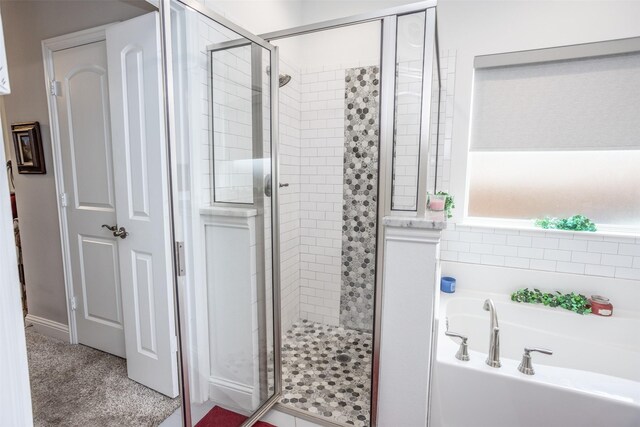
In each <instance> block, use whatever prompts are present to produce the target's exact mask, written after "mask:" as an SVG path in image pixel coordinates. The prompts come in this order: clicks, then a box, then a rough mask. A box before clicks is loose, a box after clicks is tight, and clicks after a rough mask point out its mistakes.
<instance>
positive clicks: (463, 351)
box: [444, 331, 469, 362]
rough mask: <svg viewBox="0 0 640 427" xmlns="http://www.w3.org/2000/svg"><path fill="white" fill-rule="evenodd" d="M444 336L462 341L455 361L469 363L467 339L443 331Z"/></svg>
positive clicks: (457, 334)
mask: <svg viewBox="0 0 640 427" xmlns="http://www.w3.org/2000/svg"><path fill="white" fill-rule="evenodd" d="M444 334H445V335H446V336H448V337H453V338H460V339H461V340H462V342H461V343H460V348H459V349H458V352H457V353H456V359H458V360H462V361H463V362H468V361H469V346H468V344H467V340H468V339H469V338H468V337H465V336H464V335H462V334H459V333H457V332H449V331H445V333H444Z"/></svg>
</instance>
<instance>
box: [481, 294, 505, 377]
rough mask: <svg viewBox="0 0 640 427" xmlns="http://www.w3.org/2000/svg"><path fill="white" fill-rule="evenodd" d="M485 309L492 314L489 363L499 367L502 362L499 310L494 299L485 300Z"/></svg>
mask: <svg viewBox="0 0 640 427" xmlns="http://www.w3.org/2000/svg"><path fill="white" fill-rule="evenodd" d="M483 308H484V310H485V311H488V312H489V315H490V316H491V325H490V329H489V353H488V355H487V365H489V366H491V367H492V368H499V367H500V366H501V364H500V327H499V326H498V312H497V311H496V306H495V304H494V303H493V301H492V300H491V299H490V298H489V299H487V300H485V302H484V306H483Z"/></svg>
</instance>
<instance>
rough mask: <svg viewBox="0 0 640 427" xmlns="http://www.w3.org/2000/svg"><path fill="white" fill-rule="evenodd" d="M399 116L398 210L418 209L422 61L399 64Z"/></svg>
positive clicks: (395, 171) (395, 200)
mask: <svg viewBox="0 0 640 427" xmlns="http://www.w3.org/2000/svg"><path fill="white" fill-rule="evenodd" d="M397 70H398V76H397V85H396V90H397V93H398V94H399V95H398V97H397V99H396V112H395V113H396V117H395V129H394V131H395V132H394V137H395V138H394V145H393V151H394V161H393V196H392V203H393V209H395V210H412V211H415V210H416V203H417V197H418V155H419V151H420V113H421V111H422V109H421V106H422V97H421V94H422V79H421V78H419V77H416V76H420V75H421V74H422V61H406V62H400V63H398V64H397Z"/></svg>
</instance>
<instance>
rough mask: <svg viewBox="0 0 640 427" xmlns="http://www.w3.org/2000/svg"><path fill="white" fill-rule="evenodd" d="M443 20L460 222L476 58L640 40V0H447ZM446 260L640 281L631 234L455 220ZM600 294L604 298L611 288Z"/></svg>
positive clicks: (639, 248) (447, 173)
mask: <svg viewBox="0 0 640 427" xmlns="http://www.w3.org/2000/svg"><path fill="white" fill-rule="evenodd" d="M438 19H439V31H440V48H441V52H449V56H450V58H449V61H448V63H452V60H453V64H455V69H454V72H453V73H452V72H451V71H448V73H447V76H448V80H449V82H452V81H454V78H455V98H454V97H453V95H454V93H453V92H452V89H451V88H448V91H447V100H449V99H450V100H452V101H453V104H452V105H447V106H446V111H445V112H444V115H443V114H442V112H441V118H443V119H444V121H443V123H442V124H441V128H442V127H444V132H445V142H450V144H451V146H450V150H451V152H450V156H451V160H450V162H451V163H450V170H448V166H449V164H448V163H447V160H446V159H445V166H446V167H445V168H444V169H443V175H444V176H443V177H442V178H443V180H444V181H445V182H446V180H447V179H448V178H450V180H451V181H450V182H451V183H450V187H448V189H449V190H450V191H451V192H452V194H454V195H455V197H456V210H455V217H456V218H455V219H456V220H458V221H459V220H460V219H462V216H463V213H464V211H465V208H466V207H465V191H466V188H465V183H466V179H467V177H466V170H467V151H468V142H469V118H470V107H471V97H472V81H473V58H474V57H475V56H477V55H486V54H495V53H501V52H509V51H519V50H527V49H539V48H545V47H553V46H561V45H567V44H576V43H588V42H596V41H602V40H610V39H617V38H624V37H637V36H640V27H638V25H637V22H638V20H639V19H640V3H638V2H622V1H620V2H619V1H614V2H603V1H588V2H580V3H578V2H573V1H539V2H521V1H447V0H443V1H442V2H441V3H440V7H439V15H438ZM470 34H472V35H473V36H472V37H471V36H469V35H470ZM451 52H455V55H456V58H453V59H452V57H451V55H450V54H451ZM447 86H449V85H448V84H447ZM449 104H450V103H449ZM441 136H442V135H441ZM448 149H449V147H447V150H445V152H448ZM439 174H440V171H439ZM440 188H443V189H447V187H440ZM442 259H443V260H446V261H455V262H460V263H467V264H481V265H493V266H507V267H511V268H520V269H525V270H543V271H552V272H566V273H573V274H579V275H588V276H601V277H610V278H618V279H632V280H640V239H636V238H633V237H617V236H606V235H604V236H603V235H594V234H591V233H569V232H564V233H563V232H552V231H544V230H529V231H525V230H501V229H497V228H492V227H476V226H467V225H454V224H450V225H449V229H448V230H447V231H446V232H445V233H444V234H443V242H442ZM444 273H446V271H444ZM602 293H604V294H605V295H606V289H603V290H602Z"/></svg>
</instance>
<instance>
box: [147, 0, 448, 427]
mask: <svg viewBox="0 0 640 427" xmlns="http://www.w3.org/2000/svg"><path fill="white" fill-rule="evenodd" d="M435 4H436V3H435V1H427V2H421V3H415V4H411V5H406V6H401V7H397V8H394V9H389V10H383V11H379V12H373V13H368V14H364V15H359V16H355V17H350V18H341V19H337V20H333V21H328V22H322V23H318V24H312V25H306V26H303V27H298V28H293V29H289V30H282V31H276V32H273V33H269V34H264V35H261V36H256V35H254V34H251V33H250V32H248V31H246V30H244V29H243V28H241V27H239V26H237V25H235V24H234V23H232V22H230V21H228V20H227V19H225V18H224V17H222V16H220V15H219V14H217V13H214V12H212V11H211V10H208V9H207V8H206V7H205V6H204V5H203V4H202V3H200V2H198V1H195V0H162V1H161V2H160V6H161V7H160V10H161V22H162V32H161V37H162V40H161V41H162V57H163V73H164V76H163V77H164V94H165V110H166V113H167V117H166V123H165V126H166V128H167V135H168V136H169V146H168V149H169V157H170V161H171V162H170V163H171V165H170V166H171V177H172V180H171V190H172V191H171V193H172V200H171V207H172V215H173V233H174V237H175V241H176V246H175V263H176V271H177V275H176V278H175V292H176V301H178V304H177V307H176V316H177V323H178V325H179V331H180V333H179V337H178V338H179V347H180V352H179V354H180V357H179V360H180V368H181V369H180V372H181V385H182V398H183V406H182V415H183V420H184V425H186V426H191V425H195V424H196V423H197V422H198V421H199V420H200V419H202V418H203V417H209V418H208V419H209V420H210V421H214V422H215V420H217V419H218V418H215V417H223V416H228V415H229V412H227V411H230V412H233V413H235V415H234V416H238V417H239V418H237V425H238V426H240V425H251V424H252V423H254V422H255V421H256V420H258V419H260V417H262V416H263V415H264V414H265V413H266V412H267V411H268V410H269V409H271V408H272V407H273V406H274V405H277V406H278V408H279V409H281V410H282V411H284V412H288V413H290V414H293V415H295V416H297V417H302V418H309V417H311V418H313V414H310V413H309V412H306V413H305V412H304V411H301V410H299V408H298V409H296V408H290V407H287V406H286V405H283V404H282V403H279V402H280V401H282V398H283V372H282V361H281V346H282V342H281V340H282V338H281V335H282V334H283V332H284V331H283V327H282V311H281V305H282V302H283V301H284V296H283V295H282V294H281V278H280V272H281V260H280V256H281V248H280V243H281V239H282V233H281V231H280V223H281V218H280V212H279V210H280V208H281V207H282V202H281V201H280V200H279V196H280V194H281V192H283V193H282V194H284V195H285V196H287V197H289V199H288V200H290V197H291V193H292V192H297V193H296V194H298V195H299V197H300V199H299V200H301V198H302V197H303V194H305V191H306V196H308V197H314V196H313V194H312V192H310V191H307V190H308V189H305V190H303V189H302V187H300V186H299V185H297V183H296V182H295V180H293V181H291V186H290V187H287V185H288V184H289V181H290V178H291V177H289V176H288V175H287V174H288V173H289V172H280V171H279V165H280V162H281V160H282V159H281V157H282V156H281V155H280V154H279V152H278V147H279V146H280V144H279V139H280V138H282V137H283V135H284V136H285V137H286V138H287V144H288V145H290V146H289V147H287V149H293V152H294V153H296V152H297V153H300V152H301V150H302V144H304V142H303V140H304V138H301V137H298V138H296V137H293V138H291V134H290V133H288V132H289V131H290V129H289V128H296V126H297V127H298V129H301V128H302V126H303V125H302V122H301V117H299V116H296V114H290V115H289V116H288V118H287V120H289V121H290V120H296V117H298V118H297V120H298V121H299V123H293V124H292V123H291V122H288V123H286V126H285V124H283V126H282V129H281V127H280V119H281V118H282V116H281V115H280V113H279V111H280V109H281V108H283V107H284V109H286V110H287V111H288V112H289V113H290V112H291V111H292V110H291V108H294V107H295V106H294V107H292V105H291V99H290V98H288V99H287V100H284V99H282V98H281V95H282V94H283V93H286V92H282V91H283V90H285V89H280V86H281V85H284V84H287V83H288V82H289V80H288V79H294V82H293V83H292V85H293V86H289V88H288V89H287V90H298V89H297V88H298V86H296V85H297V84H299V83H300V82H295V79H301V72H298V73H297V74H296V73H291V74H293V77H292V76H291V75H285V74H283V75H281V73H280V70H281V68H284V67H283V65H285V64H284V63H283V62H282V61H283V59H282V58H281V56H280V55H281V54H282V53H285V52H286V53H287V55H289V56H288V58H295V54H292V52H290V51H288V50H287V49H288V48H287V46H288V44H287V43H286V42H287V39H293V38H296V37H298V36H305V35H311V34H317V35H318V36H319V37H318V38H317V39H318V40H321V38H322V37H325V36H328V35H329V34H333V35H332V37H335V34H338V30H339V29H344V30H345V31H350V28H353V29H354V30H355V28H356V27H358V26H361V27H365V26H369V27H373V28H374V29H375V31H373V32H371V33H370V34H373V36H372V37H373V39H372V40H369V41H370V42H371V44H372V45H373V46H374V47H375V49H374V50H375V51H376V56H374V57H373V58H374V61H373V62H371V64H369V63H368V62H367V64H364V63H363V64H351V63H349V64H347V63H346V62H345V61H342V62H339V61H338V59H335V58H334V59H331V50H330V49H325V51H327V52H328V53H327V55H328V58H329V59H331V61H333V62H335V64H338V65H336V67H334V68H335V70H334V71H332V72H333V74H332V75H333V76H334V77H335V78H336V79H337V80H336V82H333V83H332V84H334V86H335V87H333V89H334V92H335V94H336V102H337V103H339V104H340V105H337V104H336V106H335V107H336V108H334V111H333V113H332V114H334V115H336V117H332V122H331V123H333V124H334V125H335V129H332V130H331V132H333V134H335V135H333V134H332V135H333V139H332V143H334V145H335V147H334V151H333V153H334V154H336V153H337V156H335V157H336V160H337V161H338V162H339V163H338V166H337V167H336V168H334V169H335V170H338V169H339V170H340V171H342V174H338V176H337V177H332V178H331V179H332V182H333V181H335V183H334V184H335V185H334V187H333V188H334V189H336V191H338V190H339V191H338V193H339V194H336V195H335V196H336V197H339V198H340V200H335V201H334V204H335V209H337V210H336V215H337V217H336V220H335V221H334V222H336V223H337V225H338V229H337V230H336V233H337V234H336V236H334V237H336V240H337V242H338V244H337V246H336V248H337V252H338V253H337V254H336V256H335V258H336V259H337V262H338V265H337V268H338V270H340V265H341V264H342V263H344V262H346V263H347V265H348V264H349V262H351V261H349V259H350V258H352V255H353V254H352V253H351V251H355V250H359V249H357V248H355V247H354V245H353V244H341V243H340V241H341V240H344V239H345V238H346V239H347V241H349V239H351V241H353V240H358V241H362V242H365V240H366V239H365V236H364V234H363V233H366V234H367V236H369V240H366V242H367V243H366V245H365V246H367V247H366V248H364V247H363V248H362V249H363V250H364V251H366V252H367V253H369V254H370V256H369V258H368V262H367V263H366V264H367V265H366V266H364V265H363V266H362V268H361V267H359V266H358V267H354V268H355V269H356V270H357V271H359V270H360V269H366V270H367V271H370V272H371V274H370V275H365V276H363V277H364V279H363V280H364V281H363V282H362V283H360V282H358V283H360V284H359V285H355V286H356V287H358V286H362V287H363V288H366V289H367V291H366V292H369V294H367V295H369V296H368V297H367V304H368V306H367V307H368V308H366V310H364V312H370V313H371V316H370V317H371V318H370V319H369V320H368V322H370V323H368V325H369V326H367V328H365V329H367V330H366V331H365V332H366V333H369V334H370V335H371V339H372V344H371V349H370V354H371V361H370V362H369V364H368V365H366V366H365V369H366V370H367V379H366V381H368V382H369V384H368V387H367V390H370V392H368V393H367V395H366V396H362V397H359V398H360V399H365V400H366V401H367V405H366V406H367V410H368V413H367V414H366V416H364V417H363V418H360V419H358V420H356V421H357V423H356V425H373V426H375V425H376V405H377V378H378V374H377V372H378V369H379V359H378V357H379V350H380V339H379V337H380V317H379V313H380V312H381V311H380V307H381V303H382V286H383V283H382V277H383V275H382V268H383V260H384V235H383V234H384V233H383V222H382V221H383V218H384V217H385V216H389V215H394V216H409V217H424V215H425V209H426V208H425V204H426V194H427V191H428V190H429V191H431V189H432V188H433V187H435V183H432V182H431V179H430V178H429V179H428V177H432V176H436V174H435V172H434V168H435V165H436V163H437V158H438V156H437V152H438V143H437V142H438V138H437V137H438V127H437V122H438V112H439V102H438V95H439V91H440V85H439V74H438V57H437V42H436V31H435ZM332 31H334V33H332ZM278 46H279V47H278ZM285 66H287V67H288V65H285ZM309 70H310V68H309ZM298 71H300V70H298ZM287 73H289V69H288V68H287ZM336 76H337V77H336ZM283 79H284V80H283ZM363 83H365V84H363ZM292 88H294V89H292ZM301 90H302V89H301ZM363 91H364V92H363ZM361 93H364V94H365V95H362V94H361ZM286 96H287V97H290V95H289V93H286ZM363 96H364V97H367V100H363V99H360V98H362V97H363ZM373 98H375V99H373ZM345 100H346V101H345ZM349 100H351V101H350V102H349ZM294 103H295V100H294ZM360 103H362V105H363V106H361V105H360ZM301 106H302V101H301V100H298V107H297V108H298V109H299V110H298V112H300V109H301ZM374 107H375V108H374ZM364 109H366V110H367V111H364ZM294 110H295V108H294ZM362 116H364V118H363V117H362ZM364 121H366V123H364ZM323 123H324V122H322V121H320V122H318V125H319V126H320V127H322V126H324V124H323ZM285 127H288V128H287V129H284V128H285ZM318 132H319V133H322V132H328V130H327V129H321V128H318ZM359 132H360V133H359ZM361 135H364V136H365V137H366V138H364V139H365V140H366V141H367V147H366V150H362V151H360V150H359V149H358V137H359V136H361ZM318 141H319V140H318ZM318 141H316V142H318ZM296 144H298V145H296ZM354 148H355V149H354ZM363 148H364V147H363ZM296 150H297V151H296ZM365 161H366V163H367V164H369V163H370V162H373V163H372V165H373V166H372V167H366V168H364V167H363V168H361V169H362V171H366V173H365V174H364V175H362V172H360V171H359V169H358V168H359V167H360V166H358V165H359V163H360V162H362V163H365ZM287 162H288V163H287ZM296 162H299V164H300V165H301V164H302V160H301V157H300V155H299V157H298V160H296V158H295V155H294V156H291V155H289V154H288V155H287V159H286V161H285V163H286V166H289V163H292V164H293V163H296ZM345 162H346V163H345ZM332 170H333V169H332ZM283 173H284V174H285V176H286V178H287V179H286V181H287V182H281V178H282V175H283ZM302 175H303V173H302V172H299V173H298V178H300V177H302ZM338 181H339V182H338ZM428 181H429V182H428ZM428 184H429V188H427V185H428ZM356 186H357V188H356ZM362 187H364V189H363V191H362V192H361V193H362V194H360V192H359V190H360V189H361V188H362ZM365 190H366V194H365ZM285 191H286V192H287V193H284V192H285ZM365 196H367V197H369V198H371V197H373V199H372V200H369V199H367V197H365ZM363 197H364V198H363ZM365 199H366V200H365ZM364 201H367V202H368V203H369V206H370V208H369V209H367V215H368V219H367V224H369V223H371V224H369V225H370V226H371V227H369V226H367V228H366V230H365V228H364V227H361V226H359V225H358V224H357V223H358V221H362V220H361V219H360V218H359V217H358V215H359V214H360V213H359V212H360V211H358V212H357V213H356V217H350V216H349V215H350V214H349V212H350V210H349V209H348V208H347V207H343V205H346V204H349V206H356V205H358V204H359V203H361V202H364ZM345 209H346V210H345ZM351 210H353V209H351ZM354 212H355V211H354ZM342 217H345V218H346V219H343V220H342V221H340V218H342ZM343 221H347V222H348V223H349V224H351V223H352V222H353V224H352V225H353V227H355V228H353V227H352V228H353V229H350V228H349V225H348V224H347V223H346V222H343ZM345 227H347V228H346V231H345ZM341 233H342V234H341ZM345 233H346V234H345ZM334 234H335V233H334ZM345 260H346V261H345ZM363 263H364V261H363ZM356 270H354V271H356ZM347 272H348V273H349V274H351V275H354V276H355V273H352V272H351V270H349V269H347ZM358 274H359V273H358ZM338 276H341V274H340V271H338ZM345 280H346V279H343V280H342V284H341V282H340V281H338V283H337V285H336V286H337V287H338V288H337V292H335V293H336V294H337V297H338V298H340V297H341V296H340V292H341V291H340V287H341V286H342V288H344V289H343V290H346V291H345V292H346V294H345V298H346V299H347V300H348V299H349V297H352V299H351V300H349V301H347V302H345V304H342V302H343V301H342V300H338V303H337V308H338V309H339V310H342V309H341V305H344V306H347V305H349V304H351V305H353V304H357V301H356V300H357V299H358V298H353V295H354V289H353V287H352V288H349V287H348V286H350V285H349V284H348V283H346V284H345ZM354 280H355V279H354ZM356 281H357V280H356ZM365 282H366V283H365ZM352 285H353V284H352ZM297 286H302V285H297ZM363 295H364V294H363ZM360 299H364V297H362V298H360ZM345 301H346V300H345ZM347 309H348V310H352V313H357V314H358V315H359V314H360V313H361V312H363V311H362V307H356V306H355V305H354V306H349V307H347ZM296 313H300V310H299V309H298V311H297V312H296ZM290 314H291V313H289V312H287V317H290ZM302 318H303V316H302V315H300V319H302ZM317 319H319V318H316V320H317ZM326 319H328V320H327V322H328V325H326V326H327V327H329V328H334V327H337V328H348V327H351V326H354V325H355V326H357V325H358V323H357V322H355V320H354V318H350V316H349V315H348V313H347V312H344V313H343V312H342V311H341V312H336V313H333V312H332V313H327V315H326ZM333 319H335V324H333V323H332V321H333ZM345 319H346V320H345ZM293 320H295V319H293ZM344 322H346V323H344ZM343 323H344V324H343ZM287 327H288V326H287ZM356 329H357V328H356ZM361 329H362V328H361ZM335 362H336V363H338V365H336V366H343V367H346V369H350V368H349V365H348V363H349V362H348V361H347V362H345V361H344V360H342V361H340V360H337V359H336V361H335ZM340 363H343V364H344V363H346V364H347V365H340ZM286 375H287V374H286V373H285V376H286ZM290 381H291V378H289V382H290ZM354 381H355V380H354ZM354 386H355V383H354ZM354 402H355V401H354ZM315 403H318V402H315ZM338 403H339V402H338ZM355 403H357V402H355ZM355 403H354V404H355ZM316 407H317V408H319V409H323V408H322V407H321V405H320V406H316ZM369 408H370V410H369ZM330 412H331V411H327V410H324V411H321V413H325V414H326V413H330ZM234 419H235V418H234ZM321 422H323V423H324V424H327V425H343V423H341V422H339V421H336V420H335V419H332V418H325V419H322V420H321Z"/></svg>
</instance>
